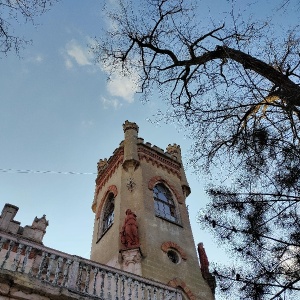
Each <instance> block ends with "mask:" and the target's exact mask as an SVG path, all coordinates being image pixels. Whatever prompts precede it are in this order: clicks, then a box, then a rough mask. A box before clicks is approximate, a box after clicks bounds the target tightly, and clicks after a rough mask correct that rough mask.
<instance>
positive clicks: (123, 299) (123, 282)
mask: <svg viewBox="0 0 300 300" xmlns="http://www.w3.org/2000/svg"><path fill="white" fill-rule="evenodd" d="M121 278H122V279H121V282H122V286H121V300H125V280H126V278H125V276H124V275H122V277H121Z"/></svg>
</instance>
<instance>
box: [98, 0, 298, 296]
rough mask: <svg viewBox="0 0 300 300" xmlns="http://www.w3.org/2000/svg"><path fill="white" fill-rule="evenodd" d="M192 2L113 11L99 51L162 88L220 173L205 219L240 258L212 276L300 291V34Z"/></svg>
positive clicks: (150, 86)
mask: <svg viewBox="0 0 300 300" xmlns="http://www.w3.org/2000/svg"><path fill="white" fill-rule="evenodd" d="M193 3H196V2H193V1H183V0H181V1H180V0H169V1H168V0H148V1H147V4H145V6H140V8H139V9H138V8H135V7H134V6H130V1H120V4H119V6H118V7H114V8H109V9H108V8H107V13H108V15H109V17H110V20H111V27H110V28H111V29H110V31H108V32H107V35H106V36H104V37H103V38H102V39H101V40H99V41H98V43H97V45H96V46H94V51H95V53H96V54H97V57H98V60H99V61H100V62H101V63H103V64H106V66H111V68H112V70H113V68H117V69H120V68H119V67H120V66H122V70H123V72H124V74H125V75H126V74H128V73H130V72H135V73H138V75H139V78H140V81H139V82H137V84H138V85H139V87H140V89H141V91H142V92H143V93H144V96H145V97H147V96H148V94H149V93H151V91H153V90H154V89H156V88H157V89H159V90H160V92H161V96H162V98H165V99H167V101H170V103H171V105H172V110H171V113H169V116H168V117H169V118H172V120H178V121H179V122H181V123H182V124H183V125H184V126H186V128H187V130H189V132H190V135H191V136H192V138H193V139H194V148H193V150H194V151H193V155H192V158H191V163H192V164H193V165H194V167H195V168H196V169H198V170H201V169H202V170H207V171H209V170H210V171H212V172H213V173H215V172H218V176H219V174H220V176H223V179H224V181H225V179H226V178H227V177H228V176H230V181H231V182H232V184H231V185H230V186H228V185H227V186H222V185H221V186H217V185H216V184H214V185H212V186H211V187H210V188H209V189H208V193H209V195H210V197H211V203H210V204H209V205H208V207H207V208H206V209H204V211H202V212H201V214H200V217H199V219H200V222H201V223H202V224H205V226H206V227H207V226H209V227H211V228H212V231H213V232H214V234H215V235H216V236H217V238H218V239H219V241H220V242H221V243H222V244H224V245H227V247H228V248H229V249H230V251H231V254H232V255H233V256H234V257H235V258H238V259H237V260H236V261H237V263H236V264H235V265H234V266H231V267H230V268H229V267H218V268H216V270H215V275H216V277H217V279H218V287H219V289H220V290H221V291H222V292H223V297H224V298H225V297H228V298H229V299H233V298H240V299H296V298H297V297H300V283H299V282H300V216H299V213H300V208H299V200H300V197H299V191H300V168H299V166H300V148H299V142H300V139H299V118H300V111H299V109H300V87H299V83H300V35H299V34H298V30H297V28H295V29H293V30H290V31H287V32H285V34H284V35H276V34H274V33H275V32H276V31H277V29H278V28H274V32H272V26H271V25H270V23H268V22H262V23H261V22H259V21H254V22H250V21H249V22H248V21H246V18H243V19H240V18H236V17H235V15H234V13H232V14H231V17H232V19H231V20H232V22H231V23H230V24H229V25H228V26H227V25H226V24H225V23H224V24H223V23H218V21H217V20H213V21H212V22H211V28H209V29H207V28H203V27H202V26H201V22H200V20H199V19H198V18H197V8H196V7H195V6H193Z"/></svg>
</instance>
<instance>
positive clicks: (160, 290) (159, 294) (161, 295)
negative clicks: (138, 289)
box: [158, 289, 164, 300]
mask: <svg viewBox="0 0 300 300" xmlns="http://www.w3.org/2000/svg"><path fill="white" fill-rule="evenodd" d="M158 299H159V300H163V299H164V291H163V289H159V290H158Z"/></svg>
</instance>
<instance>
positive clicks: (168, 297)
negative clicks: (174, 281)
mask: <svg viewBox="0 0 300 300" xmlns="http://www.w3.org/2000/svg"><path fill="white" fill-rule="evenodd" d="M165 298H166V300H171V299H172V298H173V297H172V293H170V291H168V290H166V292H165Z"/></svg>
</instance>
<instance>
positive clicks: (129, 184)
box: [126, 177, 136, 192]
mask: <svg viewBox="0 0 300 300" xmlns="http://www.w3.org/2000/svg"><path fill="white" fill-rule="evenodd" d="M126 186H127V188H128V190H129V191H130V192H132V191H133V190H134V188H135V186H136V183H135V182H134V180H133V178H131V177H130V178H129V179H128V180H127V184H126Z"/></svg>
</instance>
